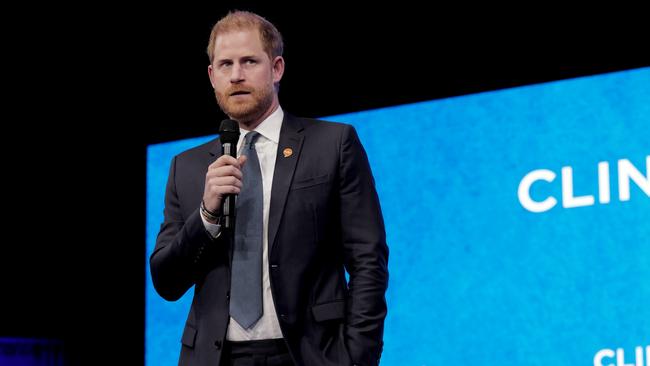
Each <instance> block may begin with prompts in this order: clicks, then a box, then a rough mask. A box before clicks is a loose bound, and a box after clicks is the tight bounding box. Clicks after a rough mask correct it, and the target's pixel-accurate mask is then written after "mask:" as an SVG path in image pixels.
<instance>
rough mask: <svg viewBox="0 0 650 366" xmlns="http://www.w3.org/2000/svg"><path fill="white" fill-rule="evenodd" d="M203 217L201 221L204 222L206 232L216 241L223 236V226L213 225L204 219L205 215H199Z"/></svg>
mask: <svg viewBox="0 0 650 366" xmlns="http://www.w3.org/2000/svg"><path fill="white" fill-rule="evenodd" d="M199 216H201V221H203V226H205V230H207V231H208V233H210V235H211V236H212V238H213V239H216V238H218V237H219V235H221V225H219V224H213V223H211V222H208V220H206V219H205V217H203V215H201V214H199Z"/></svg>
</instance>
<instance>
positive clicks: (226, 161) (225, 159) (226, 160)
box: [210, 155, 239, 168]
mask: <svg viewBox="0 0 650 366" xmlns="http://www.w3.org/2000/svg"><path fill="white" fill-rule="evenodd" d="M226 165H235V166H238V165H239V162H238V161H237V159H235V158H233V157H232V156H230V155H221V156H220V157H219V158H218V159H217V160H215V162H214V163H212V164H210V168H218V167H221V166H226Z"/></svg>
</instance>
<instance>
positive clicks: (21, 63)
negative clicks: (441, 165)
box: [0, 2, 650, 364]
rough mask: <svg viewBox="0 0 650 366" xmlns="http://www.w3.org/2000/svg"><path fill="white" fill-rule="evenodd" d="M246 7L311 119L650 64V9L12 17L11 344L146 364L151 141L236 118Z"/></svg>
mask: <svg viewBox="0 0 650 366" xmlns="http://www.w3.org/2000/svg"><path fill="white" fill-rule="evenodd" d="M545 6H546V5H545ZM548 6H549V7H550V5H548ZM234 8H237V9H247V10H253V11H256V12H259V13H260V14H261V15H263V16H266V17H267V18H268V19H269V20H270V21H272V22H273V23H274V24H276V26H277V27H278V29H279V30H280V32H281V33H282V34H283V35H284V38H285V55H284V56H285V60H286V71H285V76H284V78H283V80H282V83H281V92H280V101H281V104H282V106H283V108H284V109H285V110H286V111H289V112H291V113H293V114H296V115H300V116H307V117H319V116H326V115H332V114H338V113H345V112H352V111H358V110H365V109H370V108H376V107H384V106H389V105H398V104H403V103H410V102H416V101H423V100H430V99H436V98H443V97H449V96H455V95H463V94H468V93H474V92H480V91H485V90H494V89H500V88H505V87H513V86H518V85H526V84H531V83H537V82H543V81H550V80H559V79H565V78H571V77H576V76H583V75H591V74H597V73H602V72H609V71H615V70H623V69H629V68H635V67H640V66H647V65H650V62H649V59H648V58H647V57H646V56H645V49H646V48H647V40H645V39H643V38H644V35H648V34H650V32H649V29H648V27H647V26H646V25H644V23H643V21H642V19H638V18H637V17H636V16H635V15H636V14H639V15H641V14H643V12H641V11H640V10H638V9H612V8H602V9H594V8H590V9H584V8H583V9H574V10H573V9H572V10H571V11H569V10H568V9H565V8H542V5H539V7H538V8H533V9H518V8H510V9H505V8H504V9H497V8H476V7H474V6H472V5H469V4H467V5H462V6H459V7H457V8H451V7H449V8H448V7H446V6H441V5H435V4H432V5H427V6H425V5H418V6H413V5H408V4H406V3H402V2H399V4H398V3H394V4H393V5H392V6H388V5H386V6H383V7H381V8H379V7H377V6H376V5H373V6H367V7H361V6H357V7H354V8H352V7H351V6H350V4H341V5H336V4H331V3H327V4H325V3H323V4H320V3H313V4H312V3H310V4H304V5H299V4H293V5H290V6H289V5H286V6H280V5H278V4H277V3H274V4H272V5H259V4H256V3H254V2H237V3H223V2H221V3H219V5H213V6H208V7H205V6H204V7H198V6H197V7H196V8H192V7H190V6H187V5H183V6H180V5H178V4H175V5H166V6H162V5H160V4H155V5H151V6H145V5H140V6H137V7H134V6H126V5H125V6H120V7H118V6H112V7H108V6H107V7H102V6H95V7H93V8H89V7H83V6H79V5H77V6H74V7H73V6H70V8H61V7H56V8H54V7H53V8H51V9H46V8H42V7H39V12H38V13H35V12H33V9H21V10H16V11H14V12H6V13H5V15H3V17H5V18H8V19H9V18H12V17H14V16H16V19H18V21H15V22H13V23H7V24H9V25H7V26H3V28H6V29H3V30H5V32H4V33H5V34H6V35H7V36H8V39H9V45H10V46H11V51H10V52H9V51H8V52H9V53H8V54H7V57H6V61H9V63H8V66H5V68H4V77H5V80H6V81H8V83H5V85H6V90H7V91H9V93H8V95H9V96H8V97H7V96H6V97H5V101H6V102H5V103H6V104H5V106H4V107H5V114H4V118H3V119H4V120H5V121H4V122H5V123H4V124H3V125H4V129H3V131H4V133H3V135H4V138H3V141H4V144H3V146H2V152H3V158H4V165H5V174H3V178H4V179H3V187H4V202H5V203H6V205H5V206H4V207H5V208H6V210H5V216H6V217H7V218H8V219H4V220H3V222H4V223H5V224H4V225H3V230H2V236H3V240H2V257H1V258H2V259H1V260H2V266H1V271H2V273H0V274H1V278H2V280H1V281H2V282H1V283H2V295H1V296H2V300H1V303H2V304H1V306H2V312H1V314H0V337H1V336H22V337H43V338H55V339H62V340H63V341H64V344H65V351H66V356H67V358H68V361H69V363H70V364H104V363H106V364H108V363H127V362H128V364H132V363H133V364H140V363H142V362H143V359H144V350H143V347H144V295H143V294H144V282H145V271H147V270H148V267H147V266H146V263H147V260H146V258H145V247H144V240H145V231H144V224H145V167H146V166H145V159H146V146H147V144H150V143H156V142H162V141H169V140H174V139H178V138H185V137H192V136H202V135H206V134H214V133H216V129H217V127H218V123H219V121H220V120H221V119H222V118H224V116H223V115H222V114H221V112H220V111H219V109H218V107H217V105H216V102H215V101H214V97H213V94H212V90H211V87H210V84H209V82H208V78H207V64H208V59H207V56H206V54H205V48H206V46H207V40H208V37H209V33H210V29H211V26H212V25H213V24H214V22H216V21H217V20H218V19H219V18H220V17H221V16H223V15H225V14H226V12H227V10H228V9H234ZM9 20H11V19H9ZM399 123H400V122H399V121H395V128H394V130H393V131H386V136H387V139H389V140H393V141H394V143H404V139H405V137H404V136H401V135H400V134H399ZM179 347H180V343H179Z"/></svg>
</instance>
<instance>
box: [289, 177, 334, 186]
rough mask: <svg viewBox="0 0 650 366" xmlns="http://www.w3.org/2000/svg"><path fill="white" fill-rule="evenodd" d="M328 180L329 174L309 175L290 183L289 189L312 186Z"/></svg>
mask: <svg viewBox="0 0 650 366" xmlns="http://www.w3.org/2000/svg"><path fill="white" fill-rule="evenodd" d="M329 180H330V175H329V174H325V175H319V176H317V177H311V178H307V179H300V180H297V181H294V182H293V184H292V185H291V189H301V188H307V187H312V186H316V185H319V184H323V183H327V182H328V181H329Z"/></svg>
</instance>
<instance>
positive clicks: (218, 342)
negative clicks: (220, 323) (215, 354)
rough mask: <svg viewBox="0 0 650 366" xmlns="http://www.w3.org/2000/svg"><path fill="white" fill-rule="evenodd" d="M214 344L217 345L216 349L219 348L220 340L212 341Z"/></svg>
mask: <svg viewBox="0 0 650 366" xmlns="http://www.w3.org/2000/svg"><path fill="white" fill-rule="evenodd" d="M214 346H215V347H217V349H221V341H219V340H216V341H214Z"/></svg>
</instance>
